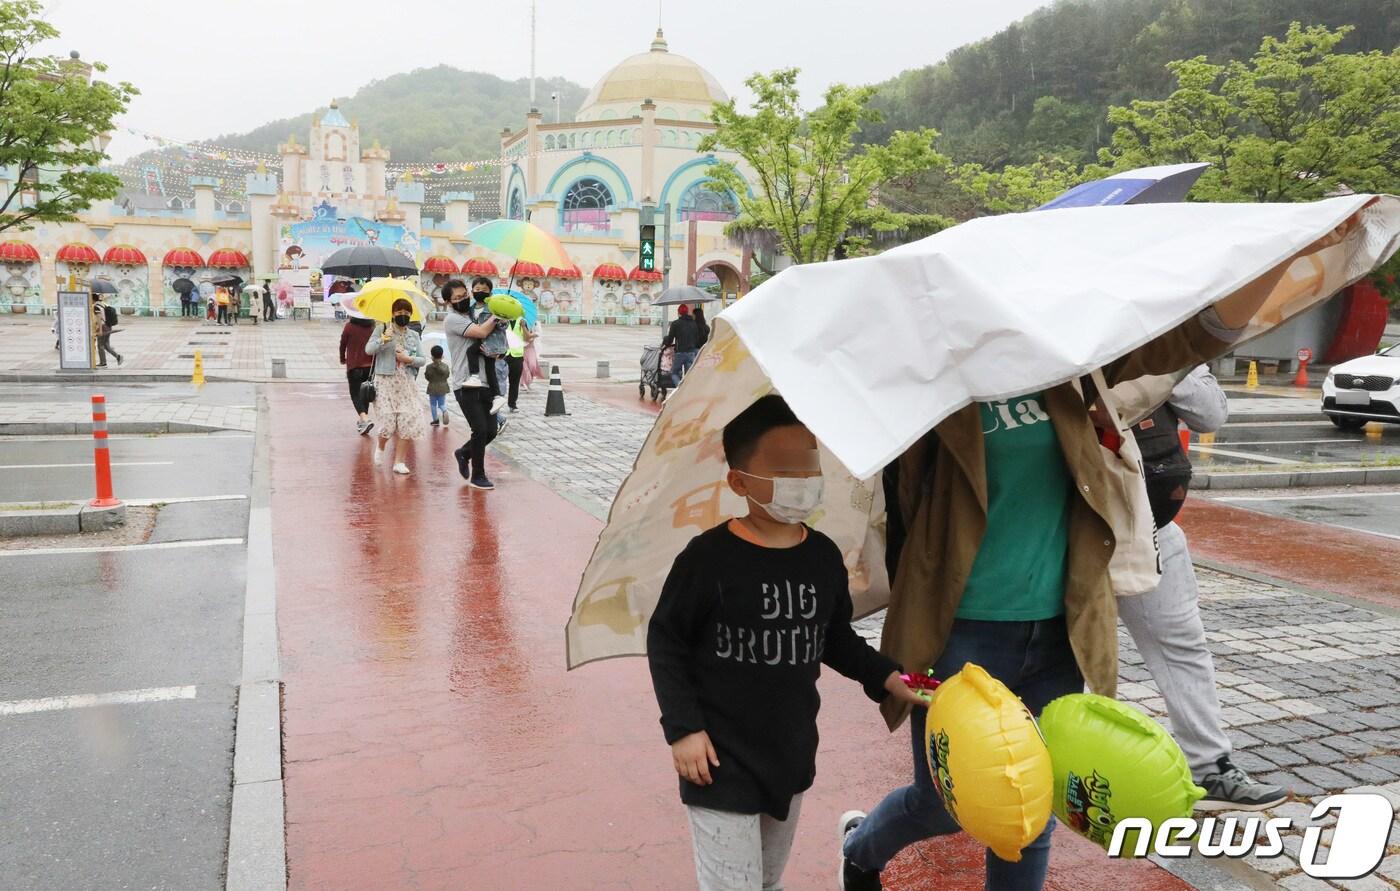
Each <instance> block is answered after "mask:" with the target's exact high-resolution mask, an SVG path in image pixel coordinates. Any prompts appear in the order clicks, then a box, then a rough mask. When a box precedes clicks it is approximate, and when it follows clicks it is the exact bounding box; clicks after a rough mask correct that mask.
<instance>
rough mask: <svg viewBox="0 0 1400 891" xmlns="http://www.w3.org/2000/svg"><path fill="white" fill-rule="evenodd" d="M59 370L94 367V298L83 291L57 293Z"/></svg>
mask: <svg viewBox="0 0 1400 891" xmlns="http://www.w3.org/2000/svg"><path fill="white" fill-rule="evenodd" d="M58 367H59V368H62V369H69V368H91V367H92V297H91V296H90V295H89V294H87V293H86V292H84V291H59V292H58Z"/></svg>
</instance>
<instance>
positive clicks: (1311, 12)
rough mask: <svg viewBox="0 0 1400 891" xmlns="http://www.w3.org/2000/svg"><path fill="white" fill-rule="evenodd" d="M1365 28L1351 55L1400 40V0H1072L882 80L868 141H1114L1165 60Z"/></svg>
mask: <svg viewBox="0 0 1400 891" xmlns="http://www.w3.org/2000/svg"><path fill="white" fill-rule="evenodd" d="M1294 21H1298V22H1302V23H1303V24H1304V25H1327V26H1329V27H1333V28H1335V27H1338V26H1341V25H1352V26H1355V28H1356V30H1355V31H1354V32H1353V33H1352V34H1351V36H1350V37H1348V39H1347V41H1346V42H1345V43H1344V44H1342V46H1341V47H1340V48H1339V51H1341V52H1360V51H1367V50H1372V49H1381V50H1387V51H1388V50H1390V49H1393V48H1394V47H1395V46H1396V45H1397V44H1400V0H1061V2H1059V3H1056V4H1055V5H1053V6H1049V7H1047V8H1045V9H1041V10H1039V11H1037V12H1035V13H1033V14H1031V15H1030V16H1028V17H1026V18H1025V19H1023V20H1021V21H1019V22H1016V23H1015V24H1012V25H1011V26H1009V27H1008V28H1006V29H1005V30H1003V31H1001V32H999V33H997V34H995V35H994V36H992V37H989V38H987V39H986V40H982V41H979V42H977V43H973V44H968V45H967V46H963V47H960V48H959V49H956V50H954V51H952V52H951V53H949V54H948V56H947V58H946V59H944V60H943V61H941V62H938V63H937V64H933V65H929V66H927V67H924V68H919V69H914V70H910V71H905V72H903V73H901V74H900V75H898V76H897V77H894V78H891V79H890V80H887V81H885V82H883V83H881V84H879V85H878V88H879V89H878V93H877V96H876V99H875V104H876V106H877V107H878V108H880V110H881V111H882V112H883V113H884V115H885V120H884V122H883V123H882V124H880V125H876V126H872V127H867V128H866V130H865V132H864V134H863V135H864V137H865V138H866V139H868V140H871V141H881V140H883V139H884V138H885V137H886V136H887V135H888V134H889V133H890V132H891V131H892V130H907V129H913V128H917V127H921V126H927V127H935V128H937V129H938V130H939V131H941V132H942V134H943V141H942V144H941V146H940V147H941V148H942V150H943V151H945V152H946V153H948V154H951V155H952V156H953V157H955V158H956V159H958V160H960V161H975V162H978V163H981V164H983V165H986V166H989V167H994V166H998V165H1000V164H1004V163H1007V162H1015V163H1024V162H1027V161H1031V160H1034V159H1035V158H1036V157H1037V156H1039V155H1041V154H1045V153H1057V154H1061V155H1067V156H1079V157H1084V156H1086V155H1087V154H1088V153H1089V152H1091V151H1092V150H1094V149H1096V148H1098V147H1099V146H1101V145H1103V144H1104V143H1105V142H1106V140H1107V138H1108V135H1109V134H1108V132H1107V129H1106V128H1105V127H1103V126H1102V125H1103V120H1104V113H1105V111H1106V109H1107V107H1108V106H1109V105H1113V104H1120V105H1121V104H1125V103H1126V102H1127V101H1129V100H1131V99H1157V98H1162V97H1163V96H1165V95H1166V93H1167V91H1168V90H1169V88H1170V87H1171V84H1172V81H1171V78H1170V75H1169V74H1168V72H1167V71H1166V68H1165V66H1166V64H1167V63H1168V62H1170V61H1173V60H1175V59H1183V58H1190V57H1193V56H1198V55H1204V56H1207V57H1209V58H1210V59H1211V60H1212V61H1217V62H1221V61H1226V60H1230V59H1241V60H1243V59H1248V58H1249V57H1250V56H1252V55H1253V54H1254V53H1255V52H1256V51H1257V50H1258V48H1259V42H1260V41H1261V40H1262V39H1263V38H1264V37H1265V36H1266V35H1274V36H1278V37H1282V36H1283V34H1284V33H1285V32H1286V31H1287V29H1288V25H1289V23H1290V22H1294Z"/></svg>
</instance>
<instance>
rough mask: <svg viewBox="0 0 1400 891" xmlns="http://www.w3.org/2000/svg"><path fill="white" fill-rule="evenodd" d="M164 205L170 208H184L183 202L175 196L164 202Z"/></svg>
mask: <svg viewBox="0 0 1400 891" xmlns="http://www.w3.org/2000/svg"><path fill="white" fill-rule="evenodd" d="M165 206H166V207H168V208H170V209H171V210H184V209H185V202H184V201H181V200H180V198H179V197H178V196H177V197H175V198H171V199H170V200H169V201H168V202H166V205H165Z"/></svg>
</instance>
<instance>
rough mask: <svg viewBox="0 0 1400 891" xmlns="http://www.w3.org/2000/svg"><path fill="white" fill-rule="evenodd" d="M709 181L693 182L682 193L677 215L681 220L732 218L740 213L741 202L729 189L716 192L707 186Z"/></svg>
mask: <svg viewBox="0 0 1400 891" xmlns="http://www.w3.org/2000/svg"><path fill="white" fill-rule="evenodd" d="M708 185H709V183H708V181H704V180H702V181H701V182H698V183H691V185H690V187H689V188H687V189H686V190H685V191H684V192H682V193H681V200H680V205H679V207H678V209H677V216H678V217H679V218H680V219H681V220H732V219H734V218H735V217H737V216H738V215H739V202H738V200H737V199H735V197H734V194H733V193H732V192H730V191H729V190H728V189H725V190H723V191H720V192H716V191H714V190H713V189H709V188H706V187H707V186H708Z"/></svg>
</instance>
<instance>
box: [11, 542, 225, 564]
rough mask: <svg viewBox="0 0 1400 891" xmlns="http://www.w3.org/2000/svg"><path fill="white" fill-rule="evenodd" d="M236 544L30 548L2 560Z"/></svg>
mask: <svg viewBox="0 0 1400 891" xmlns="http://www.w3.org/2000/svg"><path fill="white" fill-rule="evenodd" d="M234 544H243V539H241V538H199V539H195V540H194V541H158V542H147V543H146V544H134V545H112V546H110V547H105V548H29V549H26V550H22V551H0V559H3V558H5V557H48V556H54V555H59V554H119V553H124V552H126V551H165V550H173V549H175V548H213V547H218V546H220V545H234Z"/></svg>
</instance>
